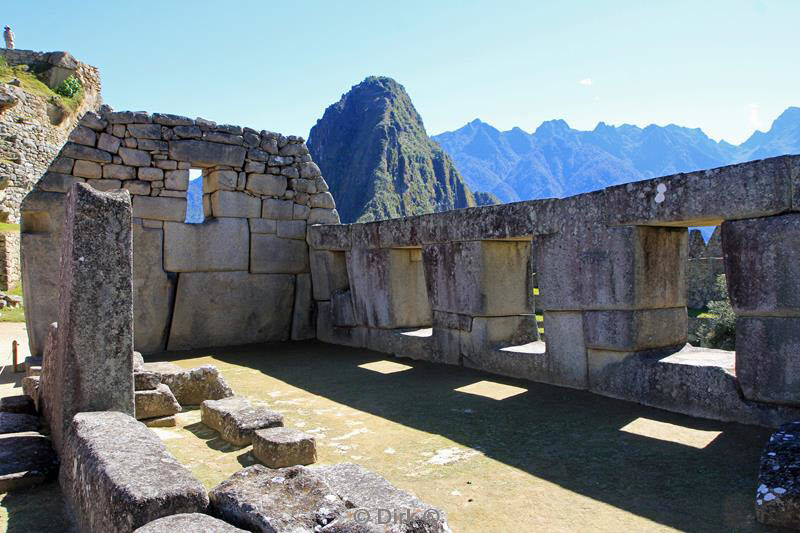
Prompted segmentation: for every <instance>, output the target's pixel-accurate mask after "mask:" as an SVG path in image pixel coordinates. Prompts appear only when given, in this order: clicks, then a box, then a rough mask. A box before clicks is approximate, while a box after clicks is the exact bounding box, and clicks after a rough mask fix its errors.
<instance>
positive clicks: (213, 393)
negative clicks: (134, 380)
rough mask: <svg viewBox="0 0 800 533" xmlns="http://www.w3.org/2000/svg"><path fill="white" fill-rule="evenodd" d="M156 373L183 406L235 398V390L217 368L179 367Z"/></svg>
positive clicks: (204, 366)
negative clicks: (187, 368) (188, 368)
mask: <svg viewBox="0 0 800 533" xmlns="http://www.w3.org/2000/svg"><path fill="white" fill-rule="evenodd" d="M154 373H155V374H156V375H158V376H159V379H160V380H161V382H163V383H164V384H165V385H167V386H168V387H169V388H170V390H171V391H172V393H173V394H174V395H175V398H176V399H177V400H178V403H179V404H181V405H200V404H201V403H203V402H204V401H205V400H221V399H223V398H229V397H231V396H233V390H231V388H230V386H229V385H228V383H227V382H226V381H225V378H223V377H222V375H221V374H220V373H219V370H217V367H215V366H211V365H202V366H199V367H197V368H192V369H190V370H185V369H183V368H180V367H178V368H176V369H173V370H171V371H170V370H168V369H163V370H156V371H154Z"/></svg>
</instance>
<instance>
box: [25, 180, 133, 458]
mask: <svg viewBox="0 0 800 533" xmlns="http://www.w3.org/2000/svg"><path fill="white" fill-rule="evenodd" d="M65 220H66V227H65V228H64V235H63V236H64V238H63V243H62V249H61V250H62V251H61V273H60V286H61V290H60V297H59V313H58V321H57V322H58V324H59V326H58V328H57V338H58V341H57V342H56V347H55V349H54V350H53V351H52V353H47V354H46V355H45V358H44V361H43V363H44V365H43V367H42V377H41V390H42V400H43V404H44V413H45V415H46V418H47V420H48V422H49V424H50V431H51V435H52V438H53V444H54V447H55V449H56V451H57V452H60V450H61V444H62V441H63V437H64V433H65V432H66V430H67V428H68V427H69V425H70V423H71V421H72V418H73V416H74V415H75V414H76V413H80V412H84V411H103V410H109V411H119V412H121V413H129V414H131V415H132V414H133V412H134V400H133V373H132V372H131V370H132V368H133V361H132V358H133V287H132V278H133V275H132V274H133V261H132V239H131V207H130V197H129V195H128V193H127V192H116V193H102V192H98V191H95V190H93V189H92V188H91V187H88V186H86V185H84V184H82V183H78V184H77V185H75V186H74V187H73V188H72V190H71V191H70V192H69V194H68V196H67V214H66V217H65ZM100 280H101V281H102V282H100ZM86 376H91V378H90V379H87V378H86Z"/></svg>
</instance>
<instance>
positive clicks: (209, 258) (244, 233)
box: [164, 218, 250, 272]
mask: <svg viewBox="0 0 800 533" xmlns="http://www.w3.org/2000/svg"><path fill="white" fill-rule="evenodd" d="M249 247H250V232H249V229H248V225H247V220H245V219H237V218H219V219H207V220H206V221H205V222H203V223H202V224H183V223H178V222H166V223H165V224H164V268H165V269H166V270H167V271H169V272H208V271H223V270H247V265H248V253H249Z"/></svg>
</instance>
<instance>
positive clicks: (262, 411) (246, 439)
mask: <svg viewBox="0 0 800 533" xmlns="http://www.w3.org/2000/svg"><path fill="white" fill-rule="evenodd" d="M200 411H201V415H200V416H201V421H202V422H203V424H205V425H207V426H208V427H210V428H211V429H214V430H216V431H218V432H219V434H220V437H222V438H223V439H224V440H226V441H227V442H230V443H231V444H233V445H234V446H247V445H248V444H250V443H251V442H252V441H253V437H254V436H255V432H256V431H257V430H259V429H266V428H272V427H279V426H283V415H281V414H280V413H278V412H277V411H273V410H272V409H270V408H268V407H267V406H266V405H265V404H263V403H260V402H251V401H250V400H248V399H247V398H244V397H242V396H232V397H230V398H223V399H221V400H206V401H204V402H203V403H202V404H201V406H200Z"/></svg>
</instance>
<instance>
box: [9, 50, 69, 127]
mask: <svg viewBox="0 0 800 533" xmlns="http://www.w3.org/2000/svg"><path fill="white" fill-rule="evenodd" d="M14 78H17V79H18V80H19V81H20V87H21V88H22V89H24V90H25V91H27V92H29V93H32V94H35V95H38V96H41V97H42V98H44V99H46V100H49V101H51V102H52V103H54V104H61V105H63V106H64V108H65V109H66V110H67V111H68V112H70V113H73V112H75V110H76V109H78V106H79V105H80V103H81V101H82V100H83V89H81V90H79V91H78V92H77V93H76V94H75V95H73V96H72V97H70V98H65V97H63V96H60V95H58V94H56V93H55V92H53V90H52V89H50V87H48V86H47V85H45V84H44V83H43V82H42V81H41V80H40V79H39V78H37V77H36V75H35V74H34V73H32V72H30V71H29V70H28V69H27V68H25V67H21V66H17V67H12V66H9V65H8V63H6V61H5V59H4V58H0V83H5V82H9V81H11V80H12V79H14Z"/></svg>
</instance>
